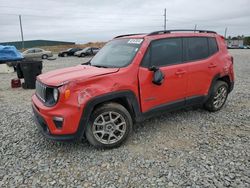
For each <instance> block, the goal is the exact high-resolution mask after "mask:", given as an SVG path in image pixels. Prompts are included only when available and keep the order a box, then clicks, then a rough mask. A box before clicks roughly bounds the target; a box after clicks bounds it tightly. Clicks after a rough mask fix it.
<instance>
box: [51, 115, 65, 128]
mask: <svg viewBox="0 0 250 188" xmlns="http://www.w3.org/2000/svg"><path fill="white" fill-rule="evenodd" d="M53 121H54V124H55V126H56V128H58V129H61V128H62V125H63V118H62V117H54V118H53Z"/></svg>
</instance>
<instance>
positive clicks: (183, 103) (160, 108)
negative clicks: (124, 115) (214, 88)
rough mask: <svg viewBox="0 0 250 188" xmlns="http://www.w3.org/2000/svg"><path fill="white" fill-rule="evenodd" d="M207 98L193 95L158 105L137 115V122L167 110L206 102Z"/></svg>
mask: <svg viewBox="0 0 250 188" xmlns="http://www.w3.org/2000/svg"><path fill="white" fill-rule="evenodd" d="M206 100H207V96H193V97H188V98H186V99H182V100H178V101H174V102H170V103H167V104H164V105H160V106H157V107H155V108H152V109H151V110H149V111H147V112H144V113H141V114H140V116H137V117H136V122H142V121H144V120H146V119H149V118H151V117H154V116H159V115H162V114H164V113H166V112H171V111H175V110H178V109H183V108H186V107H190V106H198V105H202V104H204V102H205V101H206Z"/></svg>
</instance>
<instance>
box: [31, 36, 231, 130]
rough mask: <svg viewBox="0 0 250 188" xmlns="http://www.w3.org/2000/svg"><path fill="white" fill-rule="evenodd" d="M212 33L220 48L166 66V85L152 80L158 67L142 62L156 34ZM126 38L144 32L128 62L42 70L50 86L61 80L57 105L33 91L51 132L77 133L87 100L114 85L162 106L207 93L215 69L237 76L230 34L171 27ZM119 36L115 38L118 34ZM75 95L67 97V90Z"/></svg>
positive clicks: (143, 105)
mask: <svg viewBox="0 0 250 188" xmlns="http://www.w3.org/2000/svg"><path fill="white" fill-rule="evenodd" d="M189 36H206V37H207V36H210V37H215V38H216V40H217V43H218V46H219V52H217V54H215V55H213V56H212V57H210V58H207V59H205V60H199V61H195V62H189V63H183V64H178V65H171V66H166V67H161V68H160V69H161V71H162V72H163V73H164V74H165V80H164V82H163V83H162V85H161V86H157V85H155V84H153V83H152V75H153V72H152V71H149V70H148V69H147V68H143V67H140V63H141V61H142V58H143V57H144V54H145V53H146V49H147V48H148V46H149V44H150V42H151V41H152V40H156V39H161V38H171V37H189ZM123 38H144V41H143V43H142V45H141V48H140V50H139V51H138V53H137V54H136V56H135V57H134V59H133V61H132V63H131V64H130V65H129V66H127V67H124V68H97V67H92V66H82V65H79V66H75V67H71V68H64V69H60V70H55V71H52V72H48V73H45V74H42V75H39V76H38V80H40V81H41V82H43V83H44V84H46V85H48V86H61V85H63V86H62V87H60V88H59V91H60V98H59V101H58V102H57V104H56V105H55V106H52V107H46V106H45V105H44V104H43V103H42V102H41V101H40V100H39V99H38V98H37V97H36V95H33V97H32V101H33V105H34V106H35V107H36V109H37V111H38V113H39V114H40V115H41V116H42V117H43V118H44V119H45V121H46V123H47V125H48V127H49V130H50V132H51V134H55V135H62V134H72V133H75V132H76V130H77V128H78V125H79V121H80V117H81V115H82V112H83V111H84V107H85V105H86V103H87V102H88V101H89V100H91V99H92V98H94V97H96V96H100V95H103V94H107V93H110V92H113V91H123V90H130V91H132V92H133V93H134V94H135V95H136V97H137V100H138V101H139V103H140V110H141V112H146V111H148V110H150V109H152V108H154V107H156V106H159V105H162V104H166V103H169V102H172V101H176V100H179V99H183V98H186V97H192V96H197V95H207V93H208V90H209V87H210V85H211V82H212V79H213V77H214V76H215V75H218V74H219V75H220V76H224V75H229V77H230V81H234V73H233V65H232V57H231V56H230V55H229V54H228V52H227V49H226V45H225V42H224V39H223V38H222V37H220V36H219V35H217V34H212V33H171V34H159V35H152V36H147V35H135V36H129V37H123ZM114 40H115V39H114ZM66 90H70V97H69V98H68V99H65V98H64V96H65V93H64V92H65V91H66ZM54 116H60V117H63V118H64V123H63V128H62V129H57V128H56V127H55V125H54V123H53V120H52V118H53V117H54Z"/></svg>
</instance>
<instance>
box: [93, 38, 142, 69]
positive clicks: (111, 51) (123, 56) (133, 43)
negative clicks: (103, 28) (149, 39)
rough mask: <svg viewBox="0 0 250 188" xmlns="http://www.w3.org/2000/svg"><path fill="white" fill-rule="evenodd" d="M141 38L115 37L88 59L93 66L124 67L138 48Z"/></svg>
mask: <svg viewBox="0 0 250 188" xmlns="http://www.w3.org/2000/svg"><path fill="white" fill-rule="evenodd" d="M142 42H143V39H117V40H112V41H110V42H108V43H107V44H106V45H105V46H104V47H103V48H102V49H101V50H100V51H99V52H98V53H97V54H96V56H94V57H93V59H92V60H91V61H90V63H91V65H93V66H101V67H125V66H127V65H129V64H130V63H131V62H132V60H133V58H134V57H135V55H136V53H137V51H138V50H139V48H140V46H141V44H142Z"/></svg>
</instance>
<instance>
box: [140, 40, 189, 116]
mask: <svg viewBox="0 0 250 188" xmlns="http://www.w3.org/2000/svg"><path fill="white" fill-rule="evenodd" d="M182 43H183V42H182V39H181V38H168V39H160V40H156V41H153V42H151V44H150V46H149V48H148V50H147V53H146V55H145V58H144V60H143V62H142V66H141V67H140V68H139V85H140V100H141V108H142V109H141V110H142V112H146V111H149V110H152V109H154V108H157V107H161V106H163V105H168V104H172V105H174V104H176V105H184V104H185V95H186V90H187V75H188V74H187V73H188V68H187V65H186V64H183V63H182V62H183V61H182V60H183V57H182V54H183V53H182ZM152 66H155V67H157V68H159V69H160V70H161V71H162V73H163V74H164V76H165V78H164V80H163V82H162V84H161V85H156V84H154V83H153V82H152V79H153V75H154V72H153V71H151V70H149V67H152Z"/></svg>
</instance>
